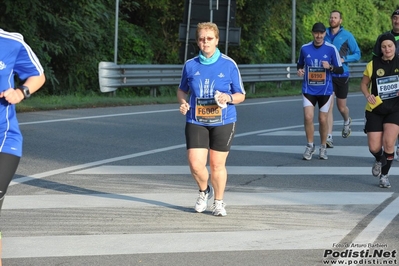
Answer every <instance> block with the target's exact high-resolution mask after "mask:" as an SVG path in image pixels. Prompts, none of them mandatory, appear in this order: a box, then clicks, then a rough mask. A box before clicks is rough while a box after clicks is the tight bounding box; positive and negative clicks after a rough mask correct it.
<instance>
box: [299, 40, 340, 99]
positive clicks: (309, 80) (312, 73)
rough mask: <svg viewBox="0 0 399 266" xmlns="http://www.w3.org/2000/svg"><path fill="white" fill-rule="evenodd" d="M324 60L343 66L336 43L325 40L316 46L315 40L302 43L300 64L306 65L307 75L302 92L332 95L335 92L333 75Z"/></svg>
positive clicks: (333, 64)
mask: <svg viewBox="0 0 399 266" xmlns="http://www.w3.org/2000/svg"><path fill="white" fill-rule="evenodd" d="M322 61H327V62H328V63H329V64H330V65H332V66H334V67H341V66H342V63H341V58H340V56H339V53H338V51H337V49H336V48H335V46H334V45H332V44H330V43H328V42H324V43H323V44H322V45H321V46H318V47H316V46H314V44H313V41H312V42H309V43H307V44H304V45H302V47H301V51H300V53H299V59H298V65H300V66H304V68H303V69H304V70H305V75H304V79H303V82H302V93H307V94H310V95H331V94H332V93H333V84H332V75H331V71H330V70H329V69H324V68H323V64H322Z"/></svg>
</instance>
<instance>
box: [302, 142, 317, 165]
mask: <svg viewBox="0 0 399 266" xmlns="http://www.w3.org/2000/svg"><path fill="white" fill-rule="evenodd" d="M314 150H315V146H314V144H313V147H311V146H309V145H306V150H305V152H304V153H303V159H305V160H308V161H309V160H310V159H312V155H313V153H314Z"/></svg>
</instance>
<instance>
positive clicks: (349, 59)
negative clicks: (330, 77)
mask: <svg viewBox="0 0 399 266" xmlns="http://www.w3.org/2000/svg"><path fill="white" fill-rule="evenodd" d="M348 46H349V51H350V52H351V54H349V55H346V56H345V57H344V60H345V62H346V63H353V62H357V61H359V60H360V57H361V56H362V55H361V52H360V48H359V45H358V44H357V42H356V39H355V37H353V35H352V34H349V36H348Z"/></svg>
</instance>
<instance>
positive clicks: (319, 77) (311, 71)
mask: <svg viewBox="0 0 399 266" xmlns="http://www.w3.org/2000/svg"><path fill="white" fill-rule="evenodd" d="M308 84H309V85H325V84H326V70H325V69H324V68H323V67H308Z"/></svg>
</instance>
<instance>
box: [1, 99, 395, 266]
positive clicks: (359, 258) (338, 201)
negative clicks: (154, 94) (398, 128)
mask: <svg viewBox="0 0 399 266" xmlns="http://www.w3.org/2000/svg"><path fill="white" fill-rule="evenodd" d="M364 103H365V100H364V98H363V97H362V96H361V95H360V94H351V95H350V97H349V98H348V105H349V107H350V110H351V117H352V121H353V123H352V134H351V136H350V137H349V138H347V139H343V138H342V137H341V129H342V123H343V121H342V118H341V117H340V115H339V114H338V111H337V110H336V108H335V117H334V120H335V125H334V133H333V135H334V144H335V147H334V148H333V149H328V156H329V159H328V160H319V159H318V156H317V152H316V154H315V155H314V157H313V159H312V160H311V161H305V160H302V153H303V152H304V150H305V145H306V139H305V133H304V129H303V113H302V98H301V97H300V96H298V97H288V98H268V99H256V100H252V99H251V100H246V101H245V102H244V103H243V104H241V105H239V106H237V110H238V115H239V121H238V123H237V134H236V137H235V139H234V141H233V146H232V150H231V153H230V155H229V158H228V162H227V170H228V173H229V180H228V184H227V188H226V193H225V202H226V204H227V206H226V210H227V214H228V215H227V216H226V217H214V216H213V215H212V214H211V212H210V211H209V210H208V211H206V212H205V213H201V214H199V213H195V212H194V210H193V206H194V203H195V200H196V197H197V193H198V192H197V188H196V185H195V183H194V180H193V179H192V177H191V175H190V173H189V169H188V166H187V159H186V150H185V141H184V117H183V116H182V115H181V114H180V113H179V112H178V105H177V104H171V105H148V106H131V107H115V108H96V109H78V110H60V111H49V112H34V113H21V114H19V120H20V123H21V130H22V131H23V134H24V139H25V144H24V156H23V158H22V159H21V163H20V166H19V169H18V171H17V174H16V176H15V178H14V179H13V181H12V183H11V186H10V188H9V190H8V193H7V196H6V200H5V202H4V206H3V210H2V213H1V217H0V221H1V228H2V232H3V265H5V266H8V265H18V266H24V265H40V266H46V265H182V266H183V265H184V266H186V265H216V266H218V265H233V266H235V265H268V266H273V265H278V266H281V265H288V266H290V265H306V266H309V265H332V264H333V262H332V260H334V261H335V262H336V263H337V264H338V262H340V263H341V265H364V264H366V265H379V264H382V263H387V264H389V265H397V264H398V263H399V262H398V261H397V254H396V251H397V250H398V247H399V243H398V239H399V230H398V229H399V216H398V214H399V199H398V192H399V181H398V178H397V177H398V175H399V168H398V165H399V162H398V161H395V162H394V163H393V166H392V169H391V172H390V174H391V176H390V181H391V185H392V188H390V189H381V188H379V187H378V179H377V178H375V177H373V176H372V175H371V166H372V163H373V158H372V156H371V155H370V153H369V152H368V149H367V146H366V145H367V139H366V135H365V134H364V133H363V123H364V119H363V117H364ZM316 123H317V121H316ZM317 128H318V127H317V125H316V130H317ZM315 140H316V141H315V142H316V144H317V145H319V136H318V133H317V132H316V137H315ZM374 250H376V251H374Z"/></svg>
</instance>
